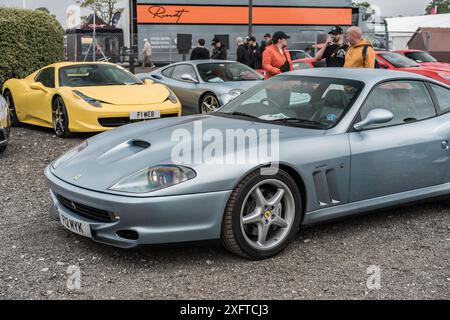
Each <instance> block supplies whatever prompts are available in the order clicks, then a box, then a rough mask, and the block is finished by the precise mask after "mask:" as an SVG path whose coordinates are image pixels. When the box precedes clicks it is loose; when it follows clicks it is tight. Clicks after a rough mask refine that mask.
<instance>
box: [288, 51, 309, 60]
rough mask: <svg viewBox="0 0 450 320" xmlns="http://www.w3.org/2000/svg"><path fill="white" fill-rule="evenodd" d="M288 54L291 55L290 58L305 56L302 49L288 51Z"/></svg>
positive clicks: (302, 57)
mask: <svg viewBox="0 0 450 320" xmlns="http://www.w3.org/2000/svg"><path fill="white" fill-rule="evenodd" d="M289 54H290V55H291V60H298V59H304V58H307V55H306V52H303V51H289Z"/></svg>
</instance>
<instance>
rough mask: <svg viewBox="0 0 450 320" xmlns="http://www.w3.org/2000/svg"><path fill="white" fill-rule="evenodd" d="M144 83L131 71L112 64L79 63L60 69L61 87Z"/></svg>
mask: <svg viewBox="0 0 450 320" xmlns="http://www.w3.org/2000/svg"><path fill="white" fill-rule="evenodd" d="M134 84H143V82H142V81H141V80H139V79H138V78H136V77H135V76H134V75H133V74H131V73H130V72H128V71H126V70H124V69H122V68H120V67H118V66H115V65H110V64H79V65H72V66H67V67H62V68H60V69H59V85H60V86H61V87H89V86H113V85H134Z"/></svg>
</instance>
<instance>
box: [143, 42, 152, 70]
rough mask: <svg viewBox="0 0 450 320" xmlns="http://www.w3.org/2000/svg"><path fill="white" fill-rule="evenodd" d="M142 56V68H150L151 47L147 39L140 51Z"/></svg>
mask: <svg viewBox="0 0 450 320" xmlns="http://www.w3.org/2000/svg"><path fill="white" fill-rule="evenodd" d="M142 55H143V56H144V68H145V67H146V66H147V65H150V67H153V62H152V47H151V45H150V42H149V41H148V39H147V38H145V39H144V48H143V49H142Z"/></svg>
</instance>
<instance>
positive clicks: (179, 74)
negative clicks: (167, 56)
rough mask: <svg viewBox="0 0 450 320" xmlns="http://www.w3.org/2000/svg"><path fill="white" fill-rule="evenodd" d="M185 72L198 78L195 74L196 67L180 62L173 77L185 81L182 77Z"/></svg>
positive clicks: (174, 70)
mask: <svg viewBox="0 0 450 320" xmlns="http://www.w3.org/2000/svg"><path fill="white" fill-rule="evenodd" d="M185 74H188V75H190V76H191V77H192V78H194V79H197V75H196V74H195V70H194V67H192V66H191V65H189V64H180V65H177V66H175V68H174V69H173V72H172V75H171V78H172V79H174V80H180V81H185V80H182V79H181V77H182V76H183V75H185Z"/></svg>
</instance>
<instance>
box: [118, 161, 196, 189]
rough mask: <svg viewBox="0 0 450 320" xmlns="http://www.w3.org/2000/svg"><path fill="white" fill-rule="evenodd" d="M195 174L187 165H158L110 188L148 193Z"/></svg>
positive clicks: (188, 178) (182, 180) (186, 179)
mask: <svg viewBox="0 0 450 320" xmlns="http://www.w3.org/2000/svg"><path fill="white" fill-rule="evenodd" d="M195 176H196V173H195V171H194V170H192V169H190V168H187V167H182V166H176V165H159V166H154V167H150V168H146V169H143V170H141V171H138V172H136V173H135V174H133V175H131V176H129V177H127V178H125V179H123V180H122V181H120V182H119V183H117V184H115V185H114V186H112V187H111V188H110V190H113V191H120V192H129V193H148V192H151V191H155V190H159V189H164V188H168V187H171V186H174V185H177V184H179V183H182V182H185V181H188V180H190V179H193V178H195Z"/></svg>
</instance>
